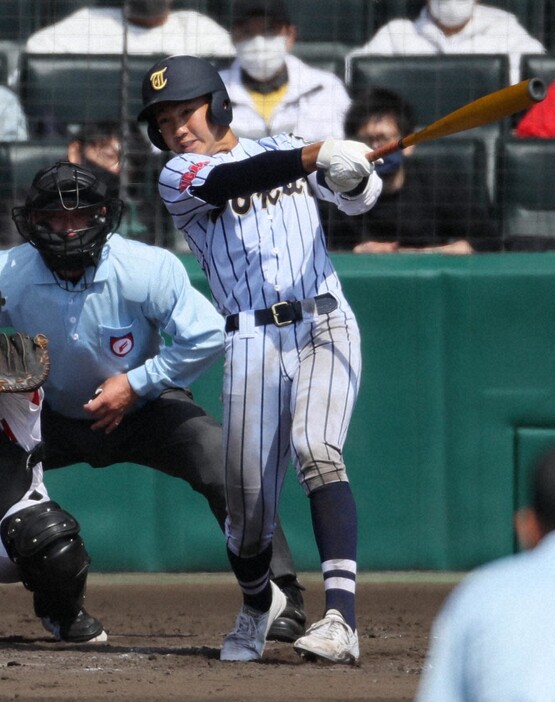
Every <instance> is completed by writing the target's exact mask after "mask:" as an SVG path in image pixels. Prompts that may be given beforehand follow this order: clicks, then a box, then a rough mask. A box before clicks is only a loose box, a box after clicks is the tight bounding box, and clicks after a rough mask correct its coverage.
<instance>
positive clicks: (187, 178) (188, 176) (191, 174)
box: [179, 161, 210, 193]
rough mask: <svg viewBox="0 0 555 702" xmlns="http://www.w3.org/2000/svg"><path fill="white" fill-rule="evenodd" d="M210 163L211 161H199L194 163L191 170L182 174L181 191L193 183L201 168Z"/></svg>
mask: <svg viewBox="0 0 555 702" xmlns="http://www.w3.org/2000/svg"><path fill="white" fill-rule="evenodd" d="M209 163H210V161H199V162H198V163H192V164H191V166H190V167H189V170H188V171H185V173H184V174H183V175H182V176H181V181H180V183H179V192H180V193H182V192H183V191H184V190H186V189H187V188H188V187H189V185H191V183H192V182H193V180H194V179H195V176H196V175H197V173H198V172H199V171H200V170H201V168H204V166H206V165H208V164H209Z"/></svg>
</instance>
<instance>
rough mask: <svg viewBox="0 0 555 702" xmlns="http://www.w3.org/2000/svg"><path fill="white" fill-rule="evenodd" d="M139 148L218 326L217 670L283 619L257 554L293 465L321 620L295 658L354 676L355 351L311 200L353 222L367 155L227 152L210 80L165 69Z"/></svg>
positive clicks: (239, 143)
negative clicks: (224, 631) (346, 449)
mask: <svg viewBox="0 0 555 702" xmlns="http://www.w3.org/2000/svg"><path fill="white" fill-rule="evenodd" d="M143 102H144V108H143V110H142V111H141V113H140V115H139V119H140V120H146V121H147V122H148V133H149V136H150V139H151V141H152V142H153V143H154V144H155V145H156V146H157V147H159V148H161V149H163V150H166V151H167V150H171V151H174V152H175V153H176V154H178V155H177V156H176V157H175V158H173V159H172V160H170V161H169V162H168V163H167V165H166V167H165V168H164V170H163V171H162V174H161V176H160V186H159V187H160V194H161V197H162V199H163V201H164V203H165V205H166V207H167V208H168V210H169V212H170V213H171V215H172V216H173V219H174V222H175V224H176V226H177V227H178V228H179V229H180V230H181V231H182V232H183V234H184V235H185V237H186V239H187V241H188V243H189V245H190V247H191V250H192V251H193V253H194V254H195V256H196V257H197V259H198V261H199V263H200V265H201V266H202V269H203V271H204V272H205V274H206V276H207V278H208V281H209V283H210V288H211V291H212V295H213V298H214V301H215V304H216V306H217V308H218V309H219V310H220V312H221V313H222V314H223V315H225V317H226V327H225V329H226V340H225V353H226V360H225V369H224V391H223V402H224V408H223V414H224V432H225V446H226V456H225V459H226V491H227V493H226V498H227V507H228V519H227V530H226V534H227V546H228V554H229V559H230V563H231V566H232V568H233V571H234V573H235V575H236V577H237V580H238V582H239V585H240V587H241V590H242V593H243V606H242V608H241V611H240V613H239V615H238V617H237V620H236V623H235V627H234V629H233V631H232V632H231V633H230V634H228V636H227V637H226V638H225V640H224V643H223V646H222V649H221V653H220V658H221V659H222V660H227V661H249V660H257V659H259V658H260V657H261V656H262V653H263V649H264V641H265V635H266V632H267V631H268V629H269V627H270V626H271V624H272V621H273V620H274V619H275V618H276V617H278V616H279V614H280V612H281V611H282V609H283V607H284V606H285V598H284V597H283V595H282V593H281V592H280V591H279V590H278V588H276V587H275V586H274V585H273V583H270V580H269V563H270V558H271V542H272V533H273V529H274V524H275V519H276V513H277V506H278V501H279V496H280V491H281V488H282V484H283V480H284V478H285V473H286V470H287V466H288V461H289V458H291V459H292V461H293V463H294V466H295V469H296V472H297V476H298V479H299V482H300V483H301V485H302V486H303V488H304V490H305V492H306V494H307V495H308V497H309V499H310V507H311V516H312V522H313V528H314V534H315V538H316V542H317V545H318V549H319V554H320V559H321V563H322V571H323V575H324V585H325V595H326V597H325V612H324V616H323V618H322V619H321V620H320V621H318V622H316V623H315V624H313V625H312V626H311V627H310V628H309V629H308V631H307V632H306V634H305V635H304V636H302V637H300V638H299V639H297V641H296V642H295V643H294V647H295V649H296V650H297V651H298V652H299V653H300V654H301V655H303V656H305V657H307V658H322V659H325V660H327V661H332V662H348V663H354V662H356V661H357V660H358V657H359V646H358V637H357V632H356V621H355V579H356V538H357V517H356V507H355V502H354V498H353V495H352V493H351V489H350V486H349V482H348V479H347V474H346V470H345V465H344V462H343V455H342V448H343V444H344V441H345V437H346V434H347V429H348V426H349V420H350V418H351V414H352V410H353V407H354V404H355V400H356V396H357V391H358V387H359V378H360V362H361V358H360V339H359V331H358V327H357V323H356V320H355V317H354V315H353V312H352V310H351V308H350V306H349V304H348V302H347V300H346V299H345V297H344V295H343V292H342V290H341V285H340V282H339V280H338V277H337V275H336V273H335V271H334V268H333V265H332V263H331V260H330V258H329V256H328V253H327V251H326V246H325V238H324V232H323V230H322V227H321V224H320V219H319V215H318V208H317V203H316V200H315V198H316V197H318V198H322V199H324V200H327V201H330V202H333V203H335V204H336V205H337V206H338V207H339V208H340V209H341V210H342V211H344V212H346V213H349V214H358V213H362V212H364V211H366V210H367V209H369V208H370V207H372V205H373V204H374V203H375V201H376V199H377V197H378V195H379V193H380V191H381V181H380V179H379V178H378V177H377V175H376V174H375V173H374V171H373V166H372V164H370V163H369V162H368V160H367V159H366V158H365V154H366V153H367V151H368V147H367V146H365V145H363V144H360V143H357V142H345V141H335V140H333V139H331V138H330V139H328V140H326V141H325V142H324V143H318V144H312V145H307V144H306V143H305V142H304V141H303V140H302V139H300V138H297V137H294V136H292V135H288V134H278V135H276V136H273V137H267V138H264V139H261V140H260V141H252V140H249V139H237V137H236V136H235V135H234V133H233V131H232V129H231V128H230V126H229V125H230V123H231V119H232V111H231V105H230V101H229V97H228V95H227V91H226V89H225V86H224V84H223V82H222V80H221V78H220V77H219V75H218V73H217V71H216V70H215V69H214V68H213V67H212V66H211V64H210V63H208V62H207V61H205V60H203V59H198V58H193V57H190V56H173V57H169V58H167V59H164V60H162V61H160V62H158V63H157V64H156V65H154V66H153V67H152V68H151V69H150V71H149V72H148V73H147V75H146V76H145V80H144V83H143Z"/></svg>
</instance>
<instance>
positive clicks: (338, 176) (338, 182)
mask: <svg viewBox="0 0 555 702" xmlns="http://www.w3.org/2000/svg"><path fill="white" fill-rule="evenodd" d="M371 150H372V149H370V148H369V147H368V146H367V145H366V144H363V143H362V142H360V141H349V140H338V139H334V138H333V137H328V138H327V139H326V141H325V142H324V143H323V144H322V146H321V147H320V151H319V152H318V156H317V159H316V165H317V166H318V168H321V169H322V170H323V171H324V178H325V181H326V183H327V184H328V186H329V187H330V188H331V189H332V190H333V191H334V192H337V193H344V192H349V191H350V190H353V189H354V188H356V187H357V185H359V183H360V182H361V181H362V179H363V178H368V177H369V176H370V175H372V173H373V172H374V164H373V163H371V162H370V161H369V160H368V159H367V158H366V154H367V153H368V152H369V151H371Z"/></svg>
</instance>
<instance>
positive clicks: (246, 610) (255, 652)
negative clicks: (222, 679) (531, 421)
mask: <svg viewBox="0 0 555 702" xmlns="http://www.w3.org/2000/svg"><path fill="white" fill-rule="evenodd" d="M270 585H271V586H272V604H271V605H270V609H269V610H268V611H267V612H259V611H258V610H256V609H252V608H251V607H247V606H246V605H243V606H242V607H241V611H240V612H239V614H238V616H237V619H236V620H235V627H234V629H233V631H232V632H231V633H230V634H228V635H227V636H226V637H225V639H224V642H223V645H222V649H221V651H220V660H221V661H258V660H260V658H262V653H263V652H264V646H265V644H266V635H267V633H268V631H269V629H270V627H271V626H272V623H273V622H274V620H275V619H277V618H278V617H279V615H280V614H281V613H282V612H283V610H284V609H285V606H286V605H287V598H286V597H285V595H284V594H283V592H282V591H281V590H280V589H279V587H278V586H277V585H274V583H273V582H270Z"/></svg>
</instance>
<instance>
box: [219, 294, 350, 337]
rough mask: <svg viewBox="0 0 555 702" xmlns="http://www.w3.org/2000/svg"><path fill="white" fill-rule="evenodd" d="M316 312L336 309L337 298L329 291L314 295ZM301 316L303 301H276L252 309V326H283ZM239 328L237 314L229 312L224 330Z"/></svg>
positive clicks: (326, 312) (322, 312)
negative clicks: (259, 308)
mask: <svg viewBox="0 0 555 702" xmlns="http://www.w3.org/2000/svg"><path fill="white" fill-rule="evenodd" d="M312 299H313V300H314V305H315V308H316V313H317V314H329V313H330V312H333V311H334V310H335V309H337V300H336V299H335V297H334V296H333V295H331V294H330V293H324V295H316V297H314V298H312ZM302 318H303V303H302V301H301V300H284V301H283V302H276V303H274V304H273V305H272V306H271V307H269V308H268V309H266V310H255V311H254V326H255V327H260V326H263V325H265V324H275V325H276V327H285V326H287V325H288V324H293V323H294V322H299V321H300V320H301V319H302ZM238 329H239V315H238V314H230V315H229V316H228V317H226V320H225V330H226V332H232V331H237V330H238Z"/></svg>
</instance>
